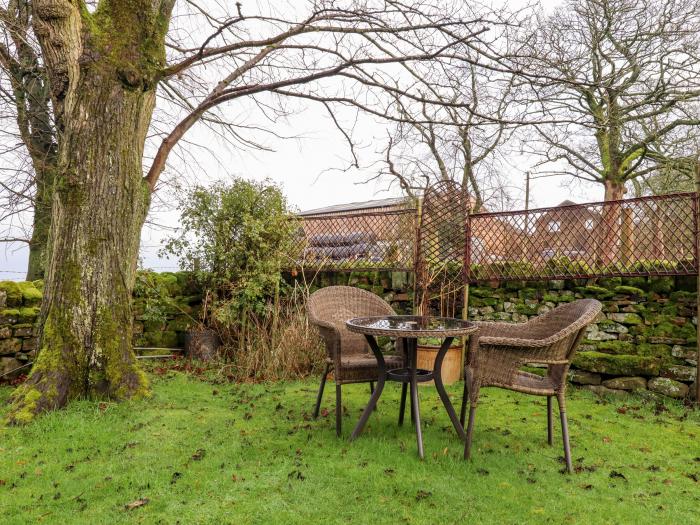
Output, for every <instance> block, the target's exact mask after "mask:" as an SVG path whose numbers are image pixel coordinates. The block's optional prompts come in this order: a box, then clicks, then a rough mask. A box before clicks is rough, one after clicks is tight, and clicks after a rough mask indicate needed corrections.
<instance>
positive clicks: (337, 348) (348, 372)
mask: <svg viewBox="0 0 700 525" xmlns="http://www.w3.org/2000/svg"><path fill="white" fill-rule="evenodd" d="M307 310H308V314H309V321H311V324H313V325H315V326H316V327H318V330H319V332H320V333H321V336H322V337H323V339H324V341H325V343H326V352H327V354H328V355H327V357H326V370H325V372H324V373H323V377H321V386H320V387H319V390H318V396H317V398H316V407H315V408H314V418H317V417H318V412H319V409H320V407H321V398H322V397H323V389H324V387H325V385H326V376H328V372H330V371H331V370H333V371H334V376H335V430H336V434H337V435H338V436H340V431H341V421H342V398H341V391H340V388H341V386H342V385H346V384H349V383H370V391H373V389H374V381H376V379H377V377H378V376H379V370H378V367H377V359H376V358H375V357H374V355H373V354H372V353H371V352H370V350H369V346H368V344H367V341H366V339H365V337H364V336H363V335H361V334H355V333H352V332H350V331H349V330H348V329H347V328H346V326H345V321H347V320H348V319H351V318H353V317H365V316H372V315H396V312H394V310H393V309H392V308H391V306H390V305H389V304H388V303H387V302H386V301H384V300H383V299H382V298H381V297H378V296H376V295H375V294H373V293H371V292H368V291H366V290H362V289H360V288H353V287H351V286H328V287H326V288H321V289H320V290H318V291H316V292H314V293H313V294H311V296H310V297H309V300H308V302H307ZM402 348H403V347H402V346H401V352H399V353H398V355H385V356H384V360H385V361H386V366H387V368H389V369H391V368H401V367H403V366H404V356H403V350H402ZM405 394H406V392H405V389H404V390H403V396H404V398H403V402H402V404H401V406H402V407H403V406H405V404H406V403H405Z"/></svg>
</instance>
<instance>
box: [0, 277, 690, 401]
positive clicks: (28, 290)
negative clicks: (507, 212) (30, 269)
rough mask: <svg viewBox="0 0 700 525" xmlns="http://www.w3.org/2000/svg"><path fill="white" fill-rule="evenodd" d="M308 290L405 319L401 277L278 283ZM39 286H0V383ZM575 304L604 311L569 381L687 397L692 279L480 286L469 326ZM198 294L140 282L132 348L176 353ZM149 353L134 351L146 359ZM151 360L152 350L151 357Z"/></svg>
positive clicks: (23, 359)
mask: <svg viewBox="0 0 700 525" xmlns="http://www.w3.org/2000/svg"><path fill="white" fill-rule="evenodd" d="M285 278H286V280H287V282H288V283H289V284H290V285H295V284H296V285H298V286H304V287H308V288H309V289H310V290H311V291H313V290H315V289H318V288H321V287H325V286H331V285H349V286H357V287H360V288H364V289H366V290H369V291H371V292H373V293H376V294H377V295H379V296H381V297H383V298H384V299H386V300H387V301H388V302H389V303H390V304H392V306H393V307H394V309H395V310H396V311H397V312H398V313H410V312H411V309H412V298H413V277H412V274H411V273H409V272H400V271H399V272H391V271H369V272H318V273H314V274H312V275H308V274H307V275H294V276H292V275H286V276H285ZM42 288H43V283H42V282H41V281H35V282H19V283H17V282H0V375H2V374H3V373H6V372H8V371H10V370H14V369H16V368H18V367H20V366H22V365H23V364H26V363H28V362H30V361H31V360H32V359H33V357H34V353H35V351H36V350H35V346H36V337H35V331H34V323H35V321H36V318H37V316H38V313H39V306H40V303H41V291H42ZM583 297H594V298H596V299H598V300H600V301H601V302H602V303H603V312H602V313H601V314H600V316H599V317H598V318H597V319H596V321H595V322H594V323H593V324H592V325H591V326H590V327H589V328H588V330H587V332H586V338H585V339H584V341H583V342H582V344H581V347H580V349H579V352H578V353H577V355H576V357H575V359H574V366H573V367H572V370H571V375H570V379H571V381H572V382H573V383H576V384H579V385H582V386H584V387H586V388H589V389H591V390H594V391H596V392H598V393H609V394H617V393H624V392H629V391H635V390H650V391H653V392H657V393H659V394H663V395H666V396H670V397H674V398H679V399H680V398H684V397H687V396H690V395H691V394H692V393H693V392H694V387H693V386H692V384H693V381H694V380H695V373H696V367H697V360H696V344H697V330H696V324H697V315H696V290H695V278H694V277H693V278H688V277H676V278H674V277H654V278H643V277H633V278H612V279H597V280H581V279H578V280H567V281H548V282H508V283H502V284H500V285H499V284H498V283H492V284H480V285H478V286H472V287H471V289H470V300H469V310H468V311H469V318H470V319H474V320H498V321H511V322H523V321H526V320H528V319H529V318H531V317H533V316H536V315H538V314H541V313H544V312H546V311H548V310H550V309H552V308H554V307H556V306H557V305H558V304H561V303H564V302H569V301H573V300H575V299H578V298H583ZM201 300H202V296H201V292H200V291H199V290H198V289H197V287H196V286H195V285H194V284H193V281H192V279H191V278H190V275H189V274H187V273H185V272H178V273H161V274H156V273H152V272H143V273H141V274H139V277H138V280H137V285H136V289H135V292H134V316H135V322H134V345H135V346H137V347H148V348H175V347H180V346H182V342H183V339H184V334H185V332H186V330H187V329H188V328H189V327H190V326H192V325H193V324H194V323H195V322H196V320H197V319H198V318H199V312H200V310H201ZM148 352H149V351H148V350H144V351H142V353H148ZM155 352H156V353H158V350H155Z"/></svg>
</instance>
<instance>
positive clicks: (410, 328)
mask: <svg viewBox="0 0 700 525" xmlns="http://www.w3.org/2000/svg"><path fill="white" fill-rule="evenodd" d="M346 324H347V327H348V329H349V330H350V331H351V332H356V333H358V334H363V335H364V336H365V338H366V339H367V342H368V343H369V346H370V348H371V349H372V351H373V352H374V355H375V356H376V359H377V362H378V363H379V370H378V372H379V374H378V376H377V388H376V389H375V390H374V392H373V393H372V396H371V397H370V400H369V403H368V404H367V407H366V408H365V410H364V412H363V413H362V416H361V417H360V421H359V422H358V423H357V426H356V427H355V430H353V432H352V436H351V439H354V438H356V437H357V436H358V435H359V434H360V432H362V429H363V428H364V426H365V423H367V420H368V419H369V416H370V414H371V413H372V410H374V407H375V406H376V403H377V400H378V399H379V397H380V396H381V395H382V390H383V389H384V382H385V381H386V380H390V381H398V382H400V383H402V390H401V408H400V409H399V424H402V423H403V416H404V411H405V408H406V386H407V385H410V387H411V416H412V417H413V422H414V424H415V429H416V441H417V444H418V455H419V456H420V457H421V458H423V435H422V431H421V424H420V404H419V402H418V383H421V382H425V381H430V380H434V383H435V388H436V389H437V391H438V393H439V394H440V399H441V400H442V403H443V405H445V410H447V414H448V415H449V416H450V420H451V421H452V424H453V425H454V427H455V430H456V431H457V434H459V436H460V438H462V439H465V434H464V428H463V426H462V425H461V424H460V422H459V419H458V418H457V414H455V411H454V408H453V407H452V403H451V402H450V398H449V397H448V396H447V392H446V391H445V386H444V385H443V382H442V377H441V373H442V372H441V371H442V362H443V359H444V358H445V354H446V353H447V350H448V349H449V348H450V346H451V345H452V340H453V339H454V338H455V337H458V336H466V335H469V334H472V333H474V332H476V330H477V328H476V325H475V324H474V323H471V322H469V321H462V320H460V319H450V318H446V317H429V316H423V317H421V316H412V315H397V316H378V317H364V318H357V319H350V320H349V321H348V322H347V323H346ZM377 336H389V337H394V338H396V339H397V340H400V339H401V340H403V341H404V348H405V349H406V366H405V367H402V368H392V367H391V366H388V365H389V364H388V363H387V362H386V360H385V358H384V356H382V352H381V350H380V348H379V345H378V344H377V341H376V339H375V338H376V337H377ZM419 337H437V338H442V339H444V341H443V343H442V345H441V346H440V350H439V351H438V354H437V356H436V358H435V365H434V367H433V370H422V369H419V368H417V359H416V349H417V339H418V338H419Z"/></svg>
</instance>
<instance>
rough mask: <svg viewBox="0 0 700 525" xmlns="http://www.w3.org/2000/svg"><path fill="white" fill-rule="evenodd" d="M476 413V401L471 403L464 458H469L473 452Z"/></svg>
mask: <svg viewBox="0 0 700 525" xmlns="http://www.w3.org/2000/svg"><path fill="white" fill-rule="evenodd" d="M475 415H476V402H473V403H470V404H469V424H468V425H467V439H466V440H465V441H464V459H469V458H470V457H471V454H472V432H473V431H474V416H475Z"/></svg>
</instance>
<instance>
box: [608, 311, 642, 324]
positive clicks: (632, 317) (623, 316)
mask: <svg viewBox="0 0 700 525" xmlns="http://www.w3.org/2000/svg"><path fill="white" fill-rule="evenodd" d="M608 319H610V320H612V321H615V322H616V323H622V324H627V325H635V324H642V322H643V321H642V318H641V317H639V315H638V314H627V313H612V314H608Z"/></svg>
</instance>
